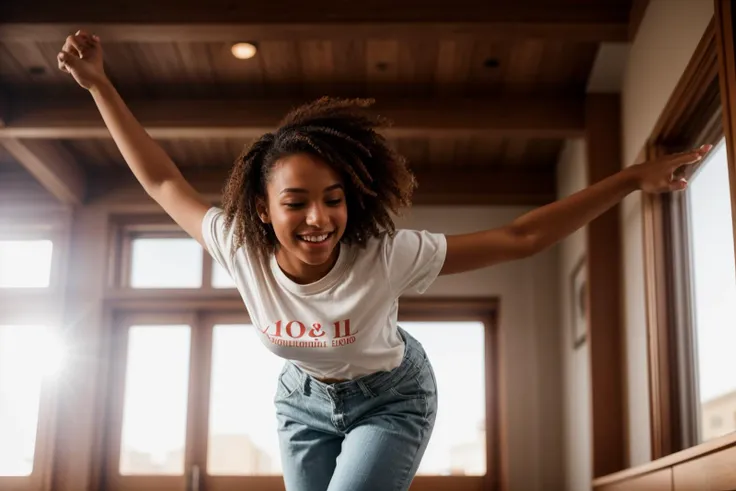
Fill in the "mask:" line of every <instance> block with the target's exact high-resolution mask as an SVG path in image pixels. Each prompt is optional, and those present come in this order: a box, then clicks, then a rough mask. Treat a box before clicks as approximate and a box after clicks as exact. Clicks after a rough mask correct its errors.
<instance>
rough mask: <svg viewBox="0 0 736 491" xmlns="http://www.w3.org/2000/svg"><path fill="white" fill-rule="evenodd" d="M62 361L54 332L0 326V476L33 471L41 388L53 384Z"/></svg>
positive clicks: (26, 474) (34, 326)
mask: <svg viewBox="0 0 736 491" xmlns="http://www.w3.org/2000/svg"><path fill="white" fill-rule="evenodd" d="M62 361H63V349H62V345H61V343H60V341H59V340H58V339H57V338H56V337H55V332H54V331H53V330H51V329H49V328H47V327H46V326H38V325H0V435H2V438H0V476H6V477H8V476H30V475H31V473H32V472H33V468H34V460H35V459H34V457H35V453H36V441H37V438H38V432H37V428H38V419H39V417H38V416H39V409H40V402H41V392H42V388H43V386H44V384H45V383H47V382H49V383H53V381H54V380H55V377H56V375H58V373H59V371H60V370H61V367H62Z"/></svg>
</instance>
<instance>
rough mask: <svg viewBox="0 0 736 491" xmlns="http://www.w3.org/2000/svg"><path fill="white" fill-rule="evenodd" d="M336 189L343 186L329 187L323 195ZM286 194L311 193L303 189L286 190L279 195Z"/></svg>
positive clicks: (334, 185) (338, 184)
mask: <svg viewBox="0 0 736 491" xmlns="http://www.w3.org/2000/svg"><path fill="white" fill-rule="evenodd" d="M335 189H342V184H340V183H337V184H333V185H332V186H327V187H326V188H325V189H324V191H322V192H323V193H328V192H330V191H332V190H335ZM286 193H304V194H307V193H309V191H308V190H306V189H302V188H286V189H284V190H282V191H281V192H280V193H279V194H286Z"/></svg>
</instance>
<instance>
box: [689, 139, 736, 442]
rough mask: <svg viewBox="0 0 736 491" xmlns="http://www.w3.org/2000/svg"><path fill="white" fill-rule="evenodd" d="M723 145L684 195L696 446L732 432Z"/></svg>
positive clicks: (734, 367) (729, 253)
mask: <svg viewBox="0 0 736 491" xmlns="http://www.w3.org/2000/svg"><path fill="white" fill-rule="evenodd" d="M728 183H729V180H728V162H727V160H726V147H725V145H724V144H723V143H721V144H719V145H718V146H717V147H716V148H715V149H713V152H712V155H711V157H709V158H708V160H707V161H706V162H705V164H704V165H703V167H702V169H701V171H700V172H699V173H698V174H697V176H696V177H695V178H694V179H693V182H692V183H691V184H690V188H689V191H688V193H689V194H688V199H689V203H690V222H691V224H692V237H691V240H692V257H693V265H692V269H693V271H692V274H693V288H694V300H695V302H694V303H695V324H696V325H695V338H696V344H697V360H698V366H697V382H698V386H699V391H700V404H701V420H700V423H701V427H700V433H701V440H702V441H706V440H710V439H712V438H715V437H718V436H721V435H724V434H726V433H729V432H732V431H735V430H736V418H735V417H734V414H736V375H735V374H736V357H734V356H733V350H734V346H736V329H734V326H736V267H734V242H733V223H732V221H731V198H730V192H729V184H728Z"/></svg>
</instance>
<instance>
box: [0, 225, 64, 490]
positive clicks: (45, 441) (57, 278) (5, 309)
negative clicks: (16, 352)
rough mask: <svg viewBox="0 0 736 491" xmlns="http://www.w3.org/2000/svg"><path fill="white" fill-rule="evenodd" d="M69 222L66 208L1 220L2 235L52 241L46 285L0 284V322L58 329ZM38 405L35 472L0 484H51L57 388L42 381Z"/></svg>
mask: <svg viewBox="0 0 736 491" xmlns="http://www.w3.org/2000/svg"><path fill="white" fill-rule="evenodd" d="M69 225H70V215H69V214H68V213H60V214H57V215H55V216H54V220H53V221H52V220H39V219H38V218H37V217H36V216H35V215H33V216H29V217H23V216H22V212H21V218H19V220H18V221H17V222H10V221H2V223H0V240H50V241H51V242H52V243H53V249H52V256H51V272H50V277H49V286H48V287H43V288H0V325H12V324H20V325H23V324H31V323H37V324H45V325H49V326H55V327H57V328H59V329H61V323H62V321H63V319H62V310H63V301H64V285H65V282H66V264H67V260H66V258H67V255H68V252H69V246H68V242H69V228H70V227H69ZM40 305H43V309H39V306H40ZM40 311H42V312H43V313H39V312H40ZM34 312H35V313H34ZM39 404H40V406H39V413H38V427H37V431H36V445H35V452H34V464H33V471H32V473H31V475H30V476H14V477H7V476H6V477H0V489H3V490H7V491H31V490H33V491H37V490H49V489H51V481H52V474H53V467H54V445H55V437H56V418H57V414H56V408H57V390H56V388H55V387H53V386H49V385H43V386H42V387H41V394H40V401H39Z"/></svg>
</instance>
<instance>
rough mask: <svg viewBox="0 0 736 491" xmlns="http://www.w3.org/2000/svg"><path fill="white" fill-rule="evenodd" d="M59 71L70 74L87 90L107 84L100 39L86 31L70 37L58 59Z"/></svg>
mask: <svg viewBox="0 0 736 491" xmlns="http://www.w3.org/2000/svg"><path fill="white" fill-rule="evenodd" d="M56 59H57V61H58V62H59V70H61V71H63V72H67V73H70V74H71V75H72V76H73V77H74V80H76V81H77V83H78V84H79V85H80V86H82V87H84V88H85V89H88V90H90V89H92V88H94V87H95V86H96V85H98V84H100V83H102V82H105V81H106V80H107V76H106V75H105V69H104V68H103V64H102V45H101V44H100V38H99V37H97V36H94V35H90V34H88V33H86V32H84V31H81V30H80V31H77V32H76V34H73V35H71V36H68V37H67V38H66V42H65V43H64V46H63V47H62V48H61V51H60V52H59V54H58V55H57V57H56Z"/></svg>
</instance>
